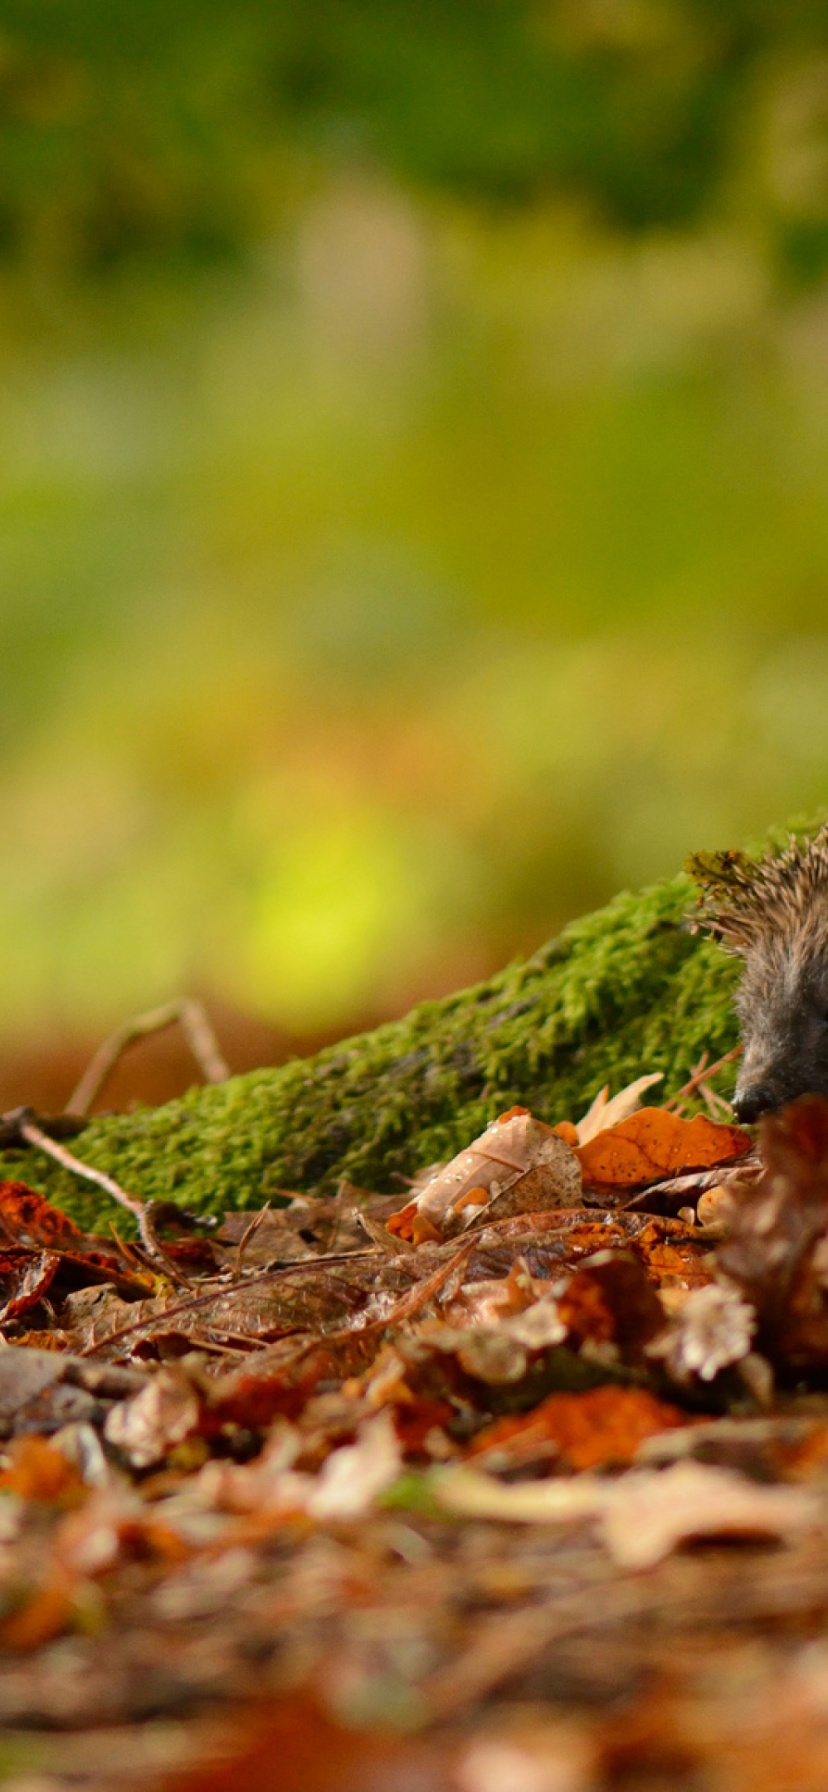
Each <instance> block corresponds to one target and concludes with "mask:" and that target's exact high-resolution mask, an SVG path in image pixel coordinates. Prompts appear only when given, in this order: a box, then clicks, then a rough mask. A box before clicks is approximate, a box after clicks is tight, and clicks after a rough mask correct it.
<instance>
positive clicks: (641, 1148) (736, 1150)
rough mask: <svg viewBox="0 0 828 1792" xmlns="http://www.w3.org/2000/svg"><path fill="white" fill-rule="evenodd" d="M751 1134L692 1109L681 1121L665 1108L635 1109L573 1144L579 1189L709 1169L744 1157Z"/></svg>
mask: <svg viewBox="0 0 828 1792" xmlns="http://www.w3.org/2000/svg"><path fill="white" fill-rule="evenodd" d="M752 1143H753V1141H752V1139H751V1138H750V1135H749V1134H748V1133H747V1132H743V1131H742V1130H741V1129H740V1128H739V1127H737V1126H720V1125H719V1124H718V1123H717V1122H716V1121H714V1120H708V1119H706V1118H705V1116H704V1114H697V1115H696V1116H695V1118H694V1119H693V1120H682V1119H680V1118H679V1117H678V1115H677V1114H672V1113H668V1112H666V1111H665V1109H664V1108H640V1109H639V1111H638V1113H637V1114H631V1115H630V1117H629V1119H627V1120H622V1121H621V1122H620V1124H619V1125H617V1126H613V1127H611V1128H610V1129H609V1131H606V1132H600V1133H598V1134H597V1135H596V1137H594V1138H592V1139H590V1140H589V1141H588V1143H587V1144H586V1145H581V1146H579V1147H578V1149H577V1152H576V1155H577V1157H578V1158H579V1160H580V1164H581V1172H582V1175H583V1182H584V1188H585V1189H589V1190H590V1191H591V1192H593V1193H598V1192H599V1191H602V1192H608V1193H610V1192H612V1191H613V1190H631V1189H636V1188H642V1187H644V1185H645V1184H646V1183H648V1182H658V1181H659V1180H660V1179H661V1178H662V1177H665V1176H678V1175H679V1174H681V1173H683V1172H684V1171H687V1170H704V1169H710V1168H711V1167H712V1166H713V1165H714V1164H722V1163H729V1162H731V1161H732V1160H733V1159H735V1158H738V1157H744V1156H745V1155H746V1153H747V1152H748V1151H750V1150H751V1149H752Z"/></svg>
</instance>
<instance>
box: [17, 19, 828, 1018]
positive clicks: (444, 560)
mask: <svg viewBox="0 0 828 1792" xmlns="http://www.w3.org/2000/svg"><path fill="white" fill-rule="evenodd" d="M827 72H828V13H826V10H825V8H824V7H823V6H818V5H816V4H811V5H808V4H806V3H805V0H789V3H788V4H787V5H782V4H781V3H780V4H761V3H752V4H750V5H748V4H747V0H744V3H743V4H741V3H737V0H721V3H720V4H717V5H715V6H714V5H712V4H709V5H708V4H707V3H706V0H692V3H691V0H684V3H679V0H571V3H569V0H567V3H566V4H563V3H559V4H554V5H552V4H547V5H541V4H538V5H536V6H532V7H530V6H528V5H526V4H522V5H518V4H515V3H514V0H500V3H496V0H464V4H463V5H462V6H461V5H459V4H457V3H456V0H452V3H449V0H442V4H440V5H439V6H438V5H437V4H436V0H435V3H434V4H431V3H425V0H422V3H418V4H411V3H410V0H409V4H407V5H403V4H402V0H399V3H398V0H338V3H335V0H315V3H314V4H308V5H307V6H306V7H304V8H299V7H291V8H289V7H288V6H287V5H284V4H281V3H275V0H271V3H270V4H268V5H265V4H264V3H263V0H261V3H254V0H236V3H235V4H234V5H233V6H232V7H226V6H217V5H211V4H208V3H207V0H201V3H200V4H199V5H195V4H192V3H188V0H167V5H166V6H165V7H164V8H163V9H162V8H161V7H160V6H157V5H156V4H155V3H154V0H143V4H141V5H140V6H139V5H138V4H137V0H124V3H123V4H122V5H120V6H119V7H118V8H116V9H112V8H106V7H104V5H103V4H102V0H74V3H73V5H72V6H71V7H70V6H59V5H56V4H54V0H3V6H2V10H0V104H1V105H2V122H1V123H0V239H1V241H0V377H2V381H3V388H4V404H3V413H2V425H1V426H0V506H1V507H2V519H1V520H2V527H0V631H2V640H1V641H0V645H1V646H2V664H3V669H4V677H3V687H2V689H3V701H2V705H0V745H2V760H0V839H2V841H3V876H2V879H1V880H0V962H2V966H3V973H2V974H3V988H4V1003H3V1015H4V1019H3V1026H4V1028H5V1029H6V1030H7V1031H8V1032H15V1031H17V1032H20V1031H21V1030H23V1029H26V1028H34V1027H36V1026H37V1025H39V1024H42V1023H43V1021H44V1020H46V1019H48V1020H50V1021H51V1022H52V1023H53V1024H57V1025H59V1026H62V1027H64V1028H66V1029H84V1028H86V1027H90V1026H96V1027H97V1026H104V1025H107V1024H109V1023H110V1022H111V1021H114V1020H117V1019H120V1018H121V1017H122V1016H123V1014H124V1012H126V1011H129V1010H131V1009H135V1008H139V1007H142V1006H146V1005H148V1004H149V1003H151V1002H154V1001H156V1000H160V999H162V998H163V997H164V996H166V995H170V994H173V993H177V992H179V991H180V990H181V989H183V988H185V987H190V988H192V987H200V988H202V989H207V990H210V989H213V990H217V991H218V992H220V993H221V994H222V995H224V996H225V997H227V998H229V999H230V1000H231V1001H233V1002H235V1003H237V1004H240V1005H242V1006H245V1007H248V1008H250V1009H254V1010H256V1011H258V1012H260V1013H263V1014H266V1015H270V1016H272V1017H274V1018H275V1019H277V1020H281V1021H283V1022H285V1023H286V1024H288V1025H289V1026H293V1027H303V1028H306V1027H312V1026H316V1025H319V1026H320V1027H322V1026H329V1025H332V1024H341V1025H343V1026H345V1025H350V1024H352V1023H353V1022H355V1021H357V1020H359V1019H361V1018H364V1017H368V1016H373V1015H376V1014H378V1013H382V1012H390V1011H393V1010H395V1009H396V1010H399V1009H401V1008H402V1007H404V1006H405V1005H406V1004H407V1003H408V1002H409V1001H411V1000H413V999H415V998H416V997H417V996H419V995H422V994H426V993H431V992H436V991H438V990H440V989H444V988H447V987H449V986H451V985H452V984H459V983H461V982H463V981H466V980H470V979H471V978H473V977H475V976H477V975H480V974H483V973H485V972H487V971H489V970H491V969H493V968H494V967H495V966H496V965H497V964H498V962H499V961H501V960H502V958H503V957H505V956H508V954H509V953H510V952H511V951H512V950H514V949H515V948H516V947H531V946H533V945H534V944H536V943H537V942H538V941H539V940H540V939H542V938H543V937H545V936H546V935H548V934H549V933H551V932H552V931H553V930H554V929H555V928H556V927H557V926H558V925H559V924H560V923H561V922H562V921H563V920H564V919H566V918H567V917H568V916H570V915H572V914H573V913H576V912H578V911H582V910H584V909H587V908H590V907H592V906H594V905H597V904H598V903H599V902H601V901H603V900H605V899H606V898H607V897H608V896H610V895H611V894H612V893H613V892H614V891H615V890H616V889H617V888H618V887H619V886H620V885H623V884H625V883H629V882H632V883H639V882H641V881H644V880H646V879H649V878H654V877H660V876H662V875H667V874H669V873H670V872H672V871H673V870H675V868H676V866H677V865H679V864H680V863H681V862H682V861H683V860H684V858H685V857H686V856H687V854H688V852H690V851H691V850H693V849H694V848H698V847H715V846H724V845H737V844H741V843H743V842H744V840H745V838H746V837H749V836H751V835H757V834H760V833H762V832H763V831H764V829H765V828H766V827H767V825H768V824H769V823H770V822H772V821H774V820H778V819H779V818H780V817H784V816H786V815H788V814H790V813H792V812H796V811H808V810H814V809H818V808H819V807H820V806H823V805H824V804H825V802H826V783H827V782H828V781H827V780H826V765H828V702H827V701H826V697H827V696H828V607H827V606H826V592H827V591H828V506H826V503H825V490H826V479H827V478H828V426H826V417H827V416H828V408H827V407H826V399H828V287H827V286H826V268H827V267H828V78H827Z"/></svg>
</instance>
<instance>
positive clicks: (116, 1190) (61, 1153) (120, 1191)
mask: <svg viewBox="0 0 828 1792" xmlns="http://www.w3.org/2000/svg"><path fill="white" fill-rule="evenodd" d="M19 1133H20V1137H21V1139H25V1140H26V1142H27V1144H29V1145H33V1146H34V1147H35V1149H36V1150H37V1151H45V1153H46V1156H47V1157H53V1158H54V1159H55V1162H56V1163H59V1164H61V1165H62V1167H63V1169H64V1170H69V1171H71V1173H72V1175H73V1176H83V1177H85V1179H86V1181H87V1182H95V1183H97V1185H98V1187H99V1188H102V1189H104V1190H105V1191H106V1193H107V1194H108V1195H111V1196H112V1199H113V1201H117V1202H118V1203H119V1204H120V1206H121V1207H125V1208H126V1209H127V1212H128V1213H132V1214H134V1215H135V1218H136V1219H137V1221H138V1231H139V1233H140V1235H141V1243H142V1244H143V1246H144V1248H145V1250H147V1251H148V1252H149V1254H150V1256H151V1257H157V1258H158V1260H159V1262H161V1263H163V1265H164V1268H165V1270H166V1272H167V1274H168V1275H169V1277H170V1279H171V1280H172V1281H174V1282H178V1283H179V1285H180V1284H181V1283H182V1282H183V1283H184V1284H185V1285H186V1286H187V1287H189V1286H190V1277H189V1276H187V1275H184V1274H183V1273H182V1271H181V1270H180V1269H178V1268H177V1266H176V1265H175V1264H174V1263H173V1262H172V1261H171V1259H170V1258H169V1257H168V1256H167V1253H166V1251H165V1250H164V1247H163V1245H162V1244H161V1243H160V1242H159V1240H158V1239H157V1238H155V1237H154V1236H153V1233H152V1228H151V1226H150V1222H149V1217H148V1213H147V1207H146V1203H145V1202H144V1201H141V1200H139V1199H138V1196H137V1195H128V1194H127V1191H126V1189H125V1188H122V1187H121V1185H120V1183H119V1182H116V1181H115V1178H114V1176H108V1175H107V1173H106V1171H105V1170H94V1169H93V1168H92V1165H91V1164H85V1163H82V1162H81V1159H80V1158H79V1157H75V1156H74V1154H73V1152H71V1151H67V1149H66V1146H65V1145H59V1144H58V1143H57V1140H56V1139H50V1138H49V1135H48V1133H45V1132H41V1129H40V1127H39V1126H36V1125H35V1122H34V1121H33V1120H21V1122H20V1127H19Z"/></svg>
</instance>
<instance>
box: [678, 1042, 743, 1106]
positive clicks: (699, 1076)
mask: <svg viewBox="0 0 828 1792" xmlns="http://www.w3.org/2000/svg"><path fill="white" fill-rule="evenodd" d="M741 1053H742V1047H741V1045H734V1046H733V1047H732V1049H731V1050H730V1051H729V1052H725V1055H724V1057H723V1058H717V1059H716V1062H715V1064H708V1062H707V1052H706V1051H704V1052H702V1055H701V1057H700V1059H699V1061H698V1064H697V1065H696V1068H695V1070H691V1072H690V1077H689V1080H688V1081H687V1082H686V1083H685V1084H684V1086H683V1088H681V1089H677V1090H676V1093H675V1095H671V1097H670V1100H669V1101H665V1102H664V1103H663V1111H664V1112H665V1113H669V1112H670V1110H671V1108H675V1107H676V1106H677V1104H678V1103H679V1102H680V1101H683V1100H684V1099H685V1097H686V1096H688V1095H694V1094H695V1092H696V1090H697V1089H698V1088H699V1087H700V1085H701V1084H702V1083H709V1081H710V1078H711V1077H712V1076H716V1075H717V1074H718V1072H719V1071H720V1070H722V1069H723V1068H724V1065H725V1064H732V1063H733V1060H734V1058H738V1057H741ZM718 1099H719V1100H720V1101H721V1100H723V1099H724V1097H723V1096H719V1098H718ZM729 1105H730V1104H729V1103H728V1106H729Z"/></svg>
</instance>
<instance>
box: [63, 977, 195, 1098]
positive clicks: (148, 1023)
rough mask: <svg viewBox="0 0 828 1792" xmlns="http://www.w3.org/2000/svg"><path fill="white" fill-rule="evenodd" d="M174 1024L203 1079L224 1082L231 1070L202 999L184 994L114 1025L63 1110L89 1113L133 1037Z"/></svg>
mask: <svg viewBox="0 0 828 1792" xmlns="http://www.w3.org/2000/svg"><path fill="white" fill-rule="evenodd" d="M176 1023H177V1024H178V1025H179V1026H180V1027H181V1031H182V1033H183V1034H184V1037H185V1039H186V1041H187V1044H188V1045H189V1047H190V1050H191V1052H192V1054H193V1057H194V1058H195V1061H196V1063H197V1065H198V1067H199V1070H200V1071H201V1073H202V1076H203V1077H204V1080H205V1082H208V1083H223V1082H226V1080H227V1078H228V1077H229V1075H230V1069H229V1066H228V1064H227V1062H226V1059H225V1057H224V1054H223V1052H222V1050H221V1047H220V1045H219V1042H218V1040H217V1038H216V1035H215V1032H214V1030H213V1024H212V1021H211V1020H210V1018H209V1016H208V1014H207V1010H206V1009H205V1007H204V1004H203V1002H198V1001H196V1000H195V998H194V997H193V996H185V997H183V998H182V999H181V1000H179V1001H175V1002H165V1004H164V1006H163V1007H162V1008H151V1009H150V1010H149V1011H148V1012H147V1013H146V1014H138V1015H136V1016H135V1019H134V1020H128V1021H125V1022H124V1025H123V1026H121V1027H118V1028H116V1031H115V1032H114V1033H111V1034H110V1036H109V1038H108V1039H105V1040H104V1042H103V1045H100V1046H99V1047H98V1050H97V1051H96V1052H95V1054H94V1057H93V1058H92V1059H91V1061H90V1063H89V1064H88V1065H87V1067H86V1069H85V1071H84V1073H83V1076H82V1077H81V1079H80V1081H79V1082H78V1083H77V1084H76V1086H75V1088H74V1089H73V1090H72V1093H71V1095H70V1097H69V1100H68V1101H67V1103H66V1108H65V1110H64V1111H65V1113H67V1114H79V1115H85V1114H88V1112H89V1109H90V1108H91V1106H92V1103H93V1101H94V1100H95V1098H96V1096H98V1095H100V1092H101V1090H102V1088H103V1086H104V1084H105V1083H106V1082H107V1080H108V1078H109V1077H110V1076H111V1074H112V1072H113V1070H114V1069H115V1066H116V1064H117V1063H118V1060H119V1059H120V1058H121V1057H122V1056H123V1053H124V1052H125V1051H126V1050H127V1048H128V1047H129V1046H130V1045H134V1044H135V1042H136V1040H138V1039H145V1038H146V1036H147V1034H148V1033H163V1032H164V1031H165V1030H166V1028H167V1027H173V1026H175V1025H176Z"/></svg>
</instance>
